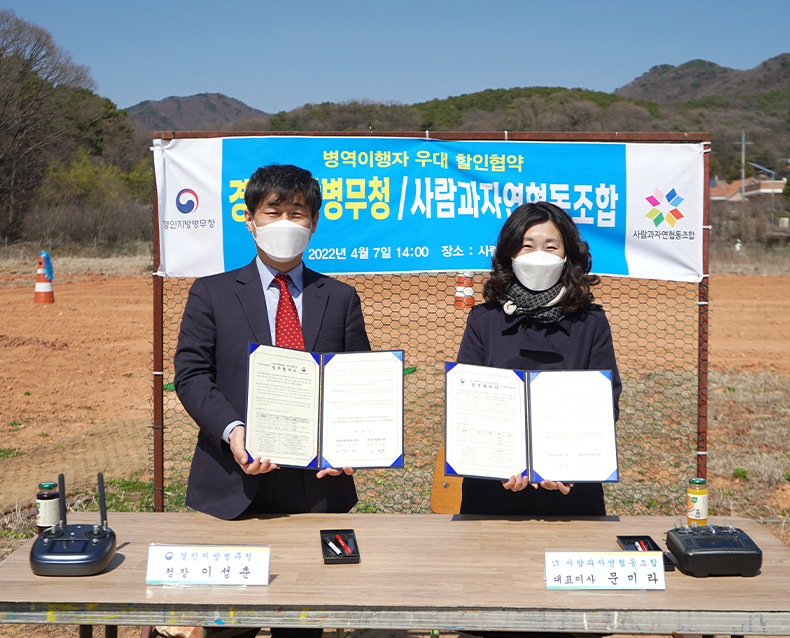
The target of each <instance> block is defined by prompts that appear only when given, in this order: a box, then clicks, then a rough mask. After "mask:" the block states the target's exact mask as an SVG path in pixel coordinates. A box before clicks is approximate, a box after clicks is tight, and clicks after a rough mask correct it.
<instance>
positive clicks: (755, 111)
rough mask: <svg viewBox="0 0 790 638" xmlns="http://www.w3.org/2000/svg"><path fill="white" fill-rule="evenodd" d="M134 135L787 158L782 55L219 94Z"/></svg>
mask: <svg viewBox="0 0 790 638" xmlns="http://www.w3.org/2000/svg"><path fill="white" fill-rule="evenodd" d="M126 112H127V114H128V117H129V120H130V122H131V123H132V125H133V126H134V127H135V129H136V130H137V131H140V132H142V131H147V132H150V131H200V130H214V131H233V130H235V131H291V130H292V131H300V130H301V131H306V130H316V131H354V130H357V131H368V130H371V129H372V130H378V131H394V130H401V131H409V130H411V131H414V130H433V131H441V130H467V131H495V130H509V131H694V132H697V131H707V132H709V133H710V134H711V142H712V166H711V174H716V173H717V172H719V171H721V172H722V173H725V172H727V171H728V170H729V171H732V170H733V165H734V163H736V162H737V161H738V157H739V153H740V151H739V149H738V148H737V147H736V145H735V144H736V143H737V142H738V141H739V140H740V137H741V129H744V130H745V134H746V137H747V141H749V142H752V145H751V147H750V150H749V153H750V156H751V161H755V162H757V163H760V164H762V165H764V166H768V167H769V168H771V167H773V168H774V170H777V172H779V173H780V174H784V173H785V172H786V171H784V167H785V166H786V165H787V164H788V163H790V159H788V157H790V53H783V54H781V55H779V56H776V57H774V58H771V59H770V60H766V61H765V62H763V63H761V64H760V65H758V66H756V67H755V68H753V69H748V70H745V71H742V70H738V69H731V68H728V67H723V66H719V65H718V64H715V63H713V62H708V61H705V60H692V61H690V62H686V63H685V64H681V65H679V66H672V65H669V64H662V65H658V66H654V67H653V68H652V69H650V70H649V71H647V72H646V73H644V74H643V75H641V76H639V77H638V78H636V79H634V80H633V81H632V82H629V83H628V84H626V85H625V86H622V87H620V88H618V89H616V90H615V91H614V92H612V93H604V92H600V91H589V90H585V89H578V88H576V89H568V88H563V87H522V88H511V89H488V90H485V91H480V92H477V93H470V94H464V95H459V96H452V97H448V98H446V99H441V100H440V99H435V100H430V101H428V102H421V103H416V104H411V105H404V104H379V103H376V102H372V101H354V102H348V103H343V104H333V103H330V102H324V103H321V104H305V105H304V106H302V107H298V108H295V109H292V110H291V111H288V112H284V111H283V112H280V113H276V114H270V113H265V112H263V111H260V110H258V109H254V108H252V107H249V106H247V105H246V104H244V103H243V102H240V101H239V100H236V99H234V98H231V97H228V96H225V95H222V94H219V93H202V94H199V95H193V96H189V97H168V98H165V99H164V100H159V101H145V102H141V103H139V104H136V105H134V106H132V107H130V108H128V109H126Z"/></svg>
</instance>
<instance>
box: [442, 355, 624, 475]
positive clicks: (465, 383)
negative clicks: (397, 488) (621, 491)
mask: <svg viewBox="0 0 790 638" xmlns="http://www.w3.org/2000/svg"><path fill="white" fill-rule="evenodd" d="M446 370H447V372H446V393H447V398H446V444H445V460H446V464H445V474H447V475H459V476H468V477H476V478H490V479H499V480H507V479H509V478H510V477H511V476H513V475H518V474H521V475H524V476H527V477H528V478H529V480H530V481H531V482H540V481H542V480H551V481H562V482H567V483H573V482H576V483H583V482H616V481H618V480H619V475H618V466H617V437H616V431H615V421H614V403H613V400H612V381H611V372H610V371H608V370H547V371H542V372H525V371H519V370H503V369H500V368H489V367H484V366H470V365H465V364H454V363H447V364H446Z"/></svg>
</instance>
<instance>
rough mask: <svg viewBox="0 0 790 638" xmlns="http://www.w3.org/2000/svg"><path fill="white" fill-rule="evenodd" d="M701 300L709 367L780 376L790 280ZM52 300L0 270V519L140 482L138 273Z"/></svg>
mask: <svg viewBox="0 0 790 638" xmlns="http://www.w3.org/2000/svg"><path fill="white" fill-rule="evenodd" d="M710 296H711V303H710V318H711V327H710V365H711V367H712V368H714V369H717V368H718V369H725V368H727V367H732V368H735V369H737V370H741V371H750V372H754V371H759V370H771V371H773V372H776V373H778V374H781V375H786V376H790V340H788V339H787V337H786V335H787V334H788V333H790V277H788V276H774V277H760V276H739V275H714V276H712V277H711V281H710ZM55 300H56V302H55V303H54V304H46V305H44V304H34V303H33V289H32V282H30V281H27V280H25V279H24V278H20V277H19V276H18V275H11V274H0V318H1V319H0V448H2V449H4V450H15V449H16V450H20V451H21V452H22V453H21V454H19V455H17V456H15V457H12V458H6V459H4V460H2V461H1V463H2V465H0V468H2V475H0V513H4V512H9V511H12V510H13V509H15V508H16V507H19V508H22V509H24V508H26V507H29V506H30V505H31V502H32V500H33V498H34V496H35V491H36V485H37V483H38V482H39V480H41V479H49V478H51V477H52V476H55V475H57V473H58V472H64V473H65V474H66V476H67V478H68V482H69V488H70V491H71V489H76V488H83V489H84V488H87V487H90V486H93V485H94V484H95V480H96V472H97V471H102V472H103V473H104V476H105V478H107V479H112V478H129V477H132V476H134V475H136V474H138V475H139V476H140V477H141V478H147V476H148V474H147V473H148V469H149V449H148V432H149V428H150V398H151V383H152V382H151V373H150V370H151V325H152V288H151V284H150V277H141V276H112V275H108V276H88V275H86V276H70V277H64V278H61V279H60V280H57V281H56V282H55ZM31 627H32V626H21V627H14V626H10V625H6V626H0V636H16V635H19V634H18V630H19V629H24V628H28V629H30V628H31ZM124 629H125V630H127V631H126V632H124V634H125V635H139V628H138V629H135V628H131V627H129V628H124ZM37 631H38V632H40V635H53V636H54V635H58V636H60V635H63V634H62V632H61V631H60V630H58V629H56V628H54V627H52V628H49V627H47V628H44V627H38V628H37ZM70 631H71V634H70V635H76V629H75V628H72V629H71V630H70ZM355 633H360V634H363V633H364V632H355ZM387 633H388V634H389V633H392V634H393V635H394V634H403V635H404V636H406V635H407V634H406V632H387ZM410 633H412V632H410ZM412 635H417V634H413V633H412Z"/></svg>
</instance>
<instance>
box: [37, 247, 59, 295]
mask: <svg viewBox="0 0 790 638" xmlns="http://www.w3.org/2000/svg"><path fill="white" fill-rule="evenodd" d="M53 276H54V274H53V272H52V260H51V259H50V258H49V255H48V254H47V253H46V252H44V251H41V252H40V253H39V255H38V270H36V294H35V296H34V298H33V303H55V293H54V292H53V291H52V279H53Z"/></svg>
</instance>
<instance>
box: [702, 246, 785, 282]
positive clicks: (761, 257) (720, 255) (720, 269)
mask: <svg viewBox="0 0 790 638" xmlns="http://www.w3.org/2000/svg"><path fill="white" fill-rule="evenodd" d="M709 266H710V267H709V270H710V272H712V273H716V274H726V275H765V276H771V275H787V274H788V273H790V246H788V245H770V244H761V243H745V244H742V245H741V249H740V250H736V249H735V242H726V243H725V242H717V243H712V244H711V245H710V260H709Z"/></svg>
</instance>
